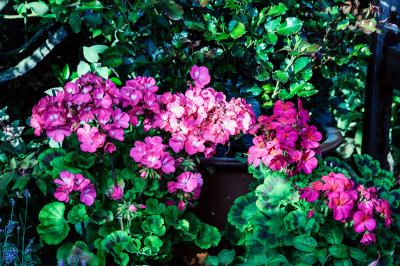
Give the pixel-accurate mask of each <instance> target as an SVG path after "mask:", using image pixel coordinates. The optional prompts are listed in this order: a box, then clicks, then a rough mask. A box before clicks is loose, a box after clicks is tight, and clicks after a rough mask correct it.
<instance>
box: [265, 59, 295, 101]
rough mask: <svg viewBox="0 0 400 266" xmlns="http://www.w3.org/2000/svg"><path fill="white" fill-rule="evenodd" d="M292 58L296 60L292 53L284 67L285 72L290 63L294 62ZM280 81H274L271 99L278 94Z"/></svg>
mask: <svg viewBox="0 0 400 266" xmlns="http://www.w3.org/2000/svg"><path fill="white" fill-rule="evenodd" d="M294 60H296V56H294V55H292V56H291V57H290V60H289V63H288V65H287V66H286V68H285V72H287V71H288V70H289V68H290V67H291V66H292V64H293V63H294ZM280 83H281V82H280V81H279V80H278V81H277V82H276V86H275V89H274V93H273V94H272V97H271V99H273V98H275V97H276V96H277V95H278V93H279V92H280V89H279V84H280Z"/></svg>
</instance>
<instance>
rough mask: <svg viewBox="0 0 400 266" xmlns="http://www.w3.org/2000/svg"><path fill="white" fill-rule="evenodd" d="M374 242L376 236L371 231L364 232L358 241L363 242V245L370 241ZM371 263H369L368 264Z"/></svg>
mask: <svg viewBox="0 0 400 266" xmlns="http://www.w3.org/2000/svg"><path fill="white" fill-rule="evenodd" d="M372 242H373V243H375V242H376V237H375V235H374V234H373V233H370V232H365V233H364V235H363V237H362V239H361V241H360V243H363V244H364V246H368V245H369V244H370V243H372ZM378 260H379V258H378ZM370 265H371V264H370Z"/></svg>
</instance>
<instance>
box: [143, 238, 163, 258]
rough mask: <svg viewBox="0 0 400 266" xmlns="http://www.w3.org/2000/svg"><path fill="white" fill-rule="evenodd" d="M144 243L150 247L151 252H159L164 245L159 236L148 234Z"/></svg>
mask: <svg viewBox="0 0 400 266" xmlns="http://www.w3.org/2000/svg"><path fill="white" fill-rule="evenodd" d="M144 245H145V246H146V247H148V248H149V249H150V250H151V252H152V253H153V254H154V253H157V252H159V251H160V248H161V247H162V245H163V242H162V241H161V240H160V238H159V237H158V236H148V237H146V239H145V240H144Z"/></svg>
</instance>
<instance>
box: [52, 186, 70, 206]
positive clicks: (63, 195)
mask: <svg viewBox="0 0 400 266" xmlns="http://www.w3.org/2000/svg"><path fill="white" fill-rule="evenodd" d="M69 192H70V191H69V190H68V188H67V187H63V186H61V187H57V188H56V191H55V192H54V197H55V198H56V199H57V200H58V201H63V202H68V201H69Z"/></svg>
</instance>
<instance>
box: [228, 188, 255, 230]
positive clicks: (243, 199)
mask: <svg viewBox="0 0 400 266" xmlns="http://www.w3.org/2000/svg"><path fill="white" fill-rule="evenodd" d="M256 201H257V197H256V195H255V193H254V192H251V193H249V194H247V195H243V196H240V197H239V198H237V199H236V200H235V201H234V203H233V205H232V207H231V209H230V211H229V213H228V221H229V222H230V223H231V224H232V225H234V226H235V227H237V228H238V229H239V230H242V229H244V228H245V227H246V225H248V223H249V222H250V221H251V219H252V218H253V217H254V215H256V213H257V212H258V208H257V205H256Z"/></svg>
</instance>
